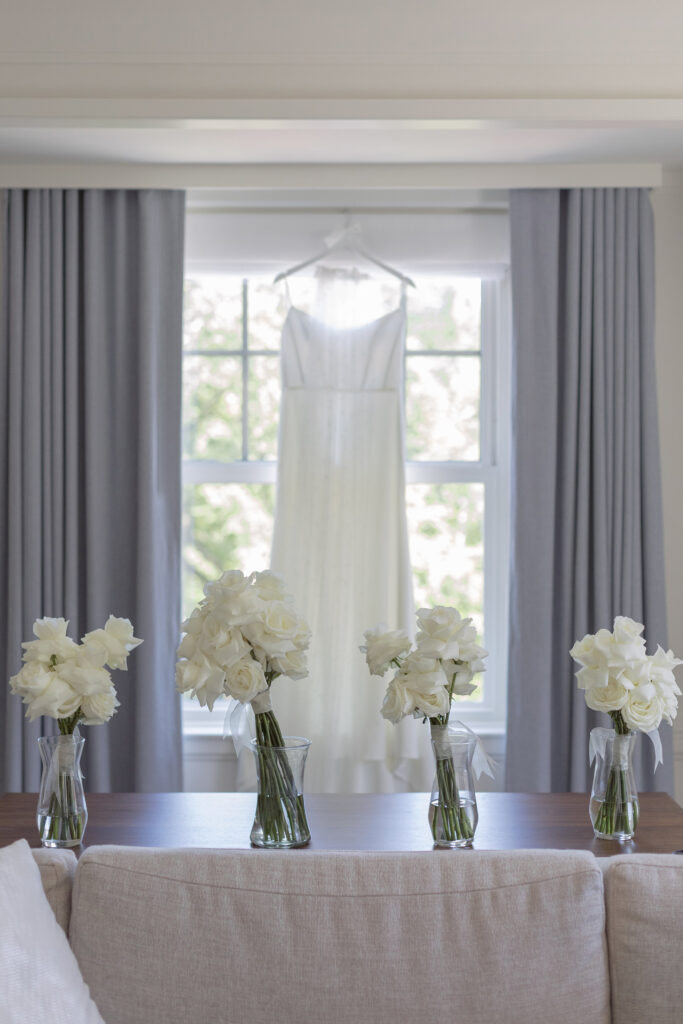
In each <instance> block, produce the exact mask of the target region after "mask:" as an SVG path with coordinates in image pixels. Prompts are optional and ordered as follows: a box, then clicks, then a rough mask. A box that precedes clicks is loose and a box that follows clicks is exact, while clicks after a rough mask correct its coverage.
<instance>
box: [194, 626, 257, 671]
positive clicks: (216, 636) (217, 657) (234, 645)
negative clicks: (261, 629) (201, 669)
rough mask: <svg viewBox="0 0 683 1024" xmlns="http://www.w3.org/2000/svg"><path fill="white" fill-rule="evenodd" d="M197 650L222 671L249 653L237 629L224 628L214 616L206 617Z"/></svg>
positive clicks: (246, 644) (197, 642) (197, 640)
mask: <svg viewBox="0 0 683 1024" xmlns="http://www.w3.org/2000/svg"><path fill="white" fill-rule="evenodd" d="M196 645H197V648H198V649H199V650H200V651H201V653H202V654H203V655H204V657H205V658H206V659H207V660H208V661H210V662H212V663H213V664H215V665H217V666H219V667H220V668H223V669H228V668H230V667H231V666H232V665H235V664H236V663H237V662H238V661H240V660H241V659H242V658H244V657H245V655H247V654H248V653H249V645H248V643H247V642H246V640H245V639H244V637H243V636H242V633H241V632H240V630H239V629H230V628H229V627H226V626H225V625H224V624H223V623H222V622H221V621H220V620H219V619H218V616H216V615H213V614H212V615H208V616H207V617H206V619H205V621H204V627H203V629H202V632H201V635H200V636H199V637H198V638H197V639H196Z"/></svg>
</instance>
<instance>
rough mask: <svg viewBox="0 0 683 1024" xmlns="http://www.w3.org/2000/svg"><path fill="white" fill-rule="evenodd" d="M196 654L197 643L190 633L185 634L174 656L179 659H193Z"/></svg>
mask: <svg viewBox="0 0 683 1024" xmlns="http://www.w3.org/2000/svg"><path fill="white" fill-rule="evenodd" d="M196 652H197V641H196V639H195V637H194V636H193V635H192V633H186V634H185V636H184V637H183V638H182V640H181V641H180V643H179V644H178V650H177V651H176V654H177V656H178V657H179V658H193V657H194V655H195V654H196Z"/></svg>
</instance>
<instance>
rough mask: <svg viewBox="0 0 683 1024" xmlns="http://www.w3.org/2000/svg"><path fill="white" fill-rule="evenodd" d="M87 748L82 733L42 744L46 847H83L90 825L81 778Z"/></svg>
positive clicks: (41, 816)
mask: <svg viewBox="0 0 683 1024" xmlns="http://www.w3.org/2000/svg"><path fill="white" fill-rule="evenodd" d="M84 745H85V740H84V739H83V738H82V736H81V734H80V732H79V731H78V729H74V731H73V733H72V734H70V735H68V736H61V735H60V736H43V737H41V738H40V739H39V740H38V746H39V747H40V757H41V760H42V776H41V780H40V793H39V795H38V813H37V821H38V831H39V832H40V840H41V842H42V844H43V846H79V845H80V844H81V842H82V841H83V833H84V832H85V826H86V823H87V821H88V810H87V807H86V804H85V793H84V792H83V776H82V775H81V755H82V753H83V747H84Z"/></svg>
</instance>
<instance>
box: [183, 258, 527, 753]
mask: <svg viewBox="0 0 683 1024" xmlns="http://www.w3.org/2000/svg"><path fill="white" fill-rule="evenodd" d="M185 270H186V274H187V275H188V276H189V275H191V274H192V272H193V270H194V271H195V272H199V273H202V272H204V273H206V272H207V267H206V265H204V266H202V267H196V268H195V267H193V265H192V262H191V261H188V263H187V265H186V268H185ZM215 270H216V271H217V270H218V268H215ZM212 272H214V268H212ZM225 272H226V273H230V274H234V270H232V269H231V270H227V269H226V271H225ZM435 273H436V272H435ZM448 273H449V274H450V273H452V274H453V276H454V277H456V276H457V271H456V272H453V271H452V270H450V269H449V271H448ZM439 276H441V275H439ZM243 288H244V284H243ZM408 301H409V300H408ZM242 308H243V316H242V346H241V349H240V350H237V349H233V350H230V351H231V352H232V355H231V356H230V358H236V353H237V352H238V351H241V353H242V356H241V358H242V359H243V367H244V368H245V370H246V369H247V367H248V359H249V356H250V355H257V354H265V353H262V352H260V350H259V352H256V350H251V351H250V350H249V349H248V302H247V300H246V296H245V293H244V292H243V305H242ZM245 310H246V311H247V316H246V317H245V316H244V311H245ZM211 352H212V354H213V355H214V356H216V355H218V354H220V351H218V352H217V351H216V350H213V349H212V350H211ZM268 354H269V355H271V356H272V357H273V358H278V355H277V354H275V353H270V352H269V353H268ZM432 354H434V355H436V354H438V353H432ZM442 354H445V355H449V356H452V355H460V354H461V353H459V352H456V351H450V350H449V351H448V352H447V353H442ZM421 357H422V358H429V355H424V356H421ZM472 357H474V356H472ZM477 357H479V358H480V359H481V397H480V458H479V460H478V461H476V462H473V461H452V462H427V461H417V460H416V461H408V462H407V463H406V484H414V483H472V482H475V483H483V485H484V488H485V503H484V621H485V624H486V634H487V636H488V637H491V638H494V637H495V639H496V643H495V644H494V645H490V647H489V657H488V659H487V667H486V677H485V679H486V685H485V686H484V697H483V700H482V701H479V702H470V701H466V700H459V701H458V703H457V709H456V712H455V717H457V718H458V719H461V720H462V721H464V722H466V723H467V724H468V725H470V726H471V727H472V728H473V729H475V730H476V731H478V732H480V733H482V734H484V735H489V736H496V735H502V734H504V733H505V719H506V709H507V649H508V590H509V532H510V515H509V509H510V483H509V481H510V472H509V462H510V426H509V424H510V401H511V398H510V390H511V384H510V382H511V315H510V287H509V273H508V272H506V273H505V274H504V275H503V276H502V277H498V278H495V279H489V278H482V307H481V354H480V356H479V355H478V356H477ZM246 386H247V377H246V372H245V373H244V374H243V388H244V392H245V393H244V396H243V404H242V417H243V431H242V446H243V447H242V456H243V458H242V460H240V461H235V462H219V461H209V460H200V459H183V463H182V484H183V488H184V487H185V485H188V484H189V485H191V484H202V483H244V484H273V485H275V484H276V483H277V462H275V461H265V460H264V461H257V460H253V461H247V460H246V455H247V451H246V445H247V436H246V430H245V429H244V427H245V425H246V416H247V405H246ZM220 707H221V706H220V704H217V705H216V710H215V712H212V713H209V712H208V711H207V709H206V708H201V707H199V706H198V705H197V704H196V702H194V701H186V700H184V701H183V702H182V725H183V734H184V735H185V736H192V735H195V736H196V735H206V736H216V735H220V734H222V733H223V720H224V715H223V714H222V713H221V710H220ZM378 713H379V710H378Z"/></svg>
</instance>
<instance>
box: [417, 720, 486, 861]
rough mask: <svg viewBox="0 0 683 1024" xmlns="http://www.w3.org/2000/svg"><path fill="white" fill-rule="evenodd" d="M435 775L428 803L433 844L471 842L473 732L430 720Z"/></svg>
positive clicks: (475, 817) (473, 816)
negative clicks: (449, 727)
mask: <svg viewBox="0 0 683 1024" xmlns="http://www.w3.org/2000/svg"><path fill="white" fill-rule="evenodd" d="M431 733H432V749H433V751H434V757H435V759H436V776H435V778H434V785H433V787H432V795H431V800H430V805H429V825H430V828H431V830H432V836H433V838H434V845H435V846H445V847H449V848H457V847H460V846H471V845H472V840H473V839H474V833H475V831H476V828H477V821H478V820H479V816H478V813H477V798H476V794H475V791H474V775H473V773H472V757H473V755H474V749H475V745H476V737H475V736H474V734H470V735H467V734H463V733H458V732H454V731H452V730H451V731H450V732H449V729H448V726H446V725H438V724H435V723H433V722H432V723H431Z"/></svg>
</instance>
